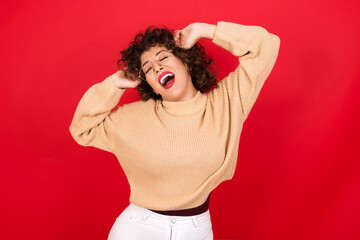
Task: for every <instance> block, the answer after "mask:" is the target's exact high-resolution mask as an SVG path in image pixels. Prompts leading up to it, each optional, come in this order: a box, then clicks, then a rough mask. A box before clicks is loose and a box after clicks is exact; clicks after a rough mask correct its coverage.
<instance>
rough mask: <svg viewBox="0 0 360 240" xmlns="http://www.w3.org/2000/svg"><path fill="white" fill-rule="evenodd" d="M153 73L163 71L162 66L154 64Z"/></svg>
mask: <svg viewBox="0 0 360 240" xmlns="http://www.w3.org/2000/svg"><path fill="white" fill-rule="evenodd" d="M153 67H154V71H155V73H158V72H159V71H161V70H162V69H163V66H161V65H160V64H154V65H153Z"/></svg>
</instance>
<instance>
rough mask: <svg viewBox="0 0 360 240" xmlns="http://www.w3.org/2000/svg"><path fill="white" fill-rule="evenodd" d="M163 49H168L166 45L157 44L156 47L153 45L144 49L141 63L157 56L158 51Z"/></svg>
mask: <svg viewBox="0 0 360 240" xmlns="http://www.w3.org/2000/svg"><path fill="white" fill-rule="evenodd" d="M163 50H168V49H167V48H166V47H165V46H158V45H157V46H155V47H151V48H149V49H148V50H146V51H144V52H143V53H142V54H141V56H140V61H141V63H144V62H145V61H147V60H150V59H152V58H153V57H155V55H156V54H157V53H158V52H161V51H163Z"/></svg>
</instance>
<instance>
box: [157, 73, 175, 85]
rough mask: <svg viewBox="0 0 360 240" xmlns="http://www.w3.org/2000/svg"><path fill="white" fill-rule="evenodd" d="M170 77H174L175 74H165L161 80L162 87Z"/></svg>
mask: <svg viewBox="0 0 360 240" xmlns="http://www.w3.org/2000/svg"><path fill="white" fill-rule="evenodd" d="M168 76H170V77H172V76H174V74H172V73H168V74H165V75H164V76H163V77H162V78H161V79H160V84H161V85H164V83H165V79H166V77H168Z"/></svg>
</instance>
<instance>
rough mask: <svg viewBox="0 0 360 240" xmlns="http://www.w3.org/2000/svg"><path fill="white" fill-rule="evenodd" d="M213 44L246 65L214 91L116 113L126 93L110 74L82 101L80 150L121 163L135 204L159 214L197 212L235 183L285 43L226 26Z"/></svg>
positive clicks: (77, 131)
mask: <svg viewBox="0 0 360 240" xmlns="http://www.w3.org/2000/svg"><path fill="white" fill-rule="evenodd" d="M213 43H215V44H217V45H219V46H221V47H223V48H225V49H226V50H228V51H230V52H231V53H232V54H233V55H235V56H237V57H239V65H238V67H237V68H236V69H235V71H234V72H232V73H230V74H229V75H228V76H227V77H226V78H225V79H223V80H222V81H220V82H219V84H218V85H219V86H218V88H216V89H214V90H212V91H211V92H209V93H206V94H205V93H203V94H202V93H200V92H199V91H198V92H197V94H196V95H195V96H194V97H193V98H192V99H190V100H188V101H183V102H169V101H160V100H157V101H155V100H153V99H150V100H148V101H146V102H144V101H138V102H134V103H130V104H126V105H124V106H121V107H117V108H116V109H115V110H113V111H112V109H113V108H114V107H115V106H116V105H117V104H118V102H119V100H120V98H121V96H122V94H123V93H124V90H121V89H118V88H116V87H115V86H114V84H113V82H112V79H111V76H110V77H108V78H106V79H105V80H104V81H103V82H101V83H98V84H95V85H93V86H92V87H91V88H90V89H89V90H88V91H87V92H86V93H85V95H84V96H83V97H82V99H81V100H80V103H79V105H78V107H77V109H76V111H75V115H74V118H73V121H72V123H71V126H70V132H71V134H72V136H73V137H74V139H75V140H76V142H78V143H79V144H80V145H83V146H93V147H97V148H100V149H103V150H105V151H109V152H112V153H113V154H114V155H115V156H116V157H117V159H118V160H119V163H120V165H121V167H122V168H123V170H124V172H125V174H126V177H127V179H128V181H129V185H130V188H131V194H130V202H132V203H134V204H137V205H139V206H142V207H145V208H149V209H154V210H181V209H187V208H193V207H197V206H199V205H201V204H202V203H203V202H205V200H206V198H207V197H208V195H209V193H210V192H211V191H212V190H213V189H214V188H216V187H217V186H218V185H219V184H220V183H221V182H223V181H225V180H229V179H231V178H232V177H233V175H234V171H235V167H236V162H237V157H238V147H239V140H240V133H241V130H242V126H243V123H244V121H245V119H246V118H247V116H248V114H249V112H250V110H251V108H252V106H253V105H254V103H255V101H256V99H257V97H258V95H259V92H260V90H261V88H262V86H263V84H264V82H265V79H266V78H267V77H268V75H269V74H270V72H271V69H272V68H273V66H274V64H275V61H276V58H277V55H278V51H279V46H280V39H279V38H278V37H277V36H276V35H273V34H270V33H268V32H267V31H266V30H265V29H264V28H262V27H257V26H244V25H240V24H234V23H227V22H218V24H217V27H216V32H215V36H214V39H213Z"/></svg>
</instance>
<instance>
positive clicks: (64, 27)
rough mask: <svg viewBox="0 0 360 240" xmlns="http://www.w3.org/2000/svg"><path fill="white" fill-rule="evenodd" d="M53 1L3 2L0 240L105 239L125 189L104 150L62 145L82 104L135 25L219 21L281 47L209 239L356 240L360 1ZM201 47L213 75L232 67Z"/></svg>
mask: <svg viewBox="0 0 360 240" xmlns="http://www.w3.org/2000/svg"><path fill="white" fill-rule="evenodd" d="M9 2H10V3H9ZM30 2H32V3H30ZM49 2H50V1H20V0H18V1H2V2H1V3H0V9H1V10H0V11H1V15H0V16H1V17H0V19H1V24H0V32H1V38H0V43H1V44H0V56H1V57H0V66H1V67H0V73H1V76H2V77H1V80H0V109H1V118H0V119H1V120H0V124H1V138H0V146H1V167H0V184H1V188H0V239H7V240H9V239H37V240H45V239H52V240H56V239H94V240H95V239H96V240H97V239H106V237H107V234H108V233H109V231H110V228H111V226H112V224H113V222H114V221H115V218H116V217H117V216H118V215H119V214H120V213H121V211H122V210H123V209H124V208H125V207H126V206H127V205H128V197H129V186H128V184H127V182H126V178H125V176H124V173H123V171H122V169H121V167H120V165H119V164H118V162H117V160H116V158H115V157H114V156H113V155H111V154H109V153H106V152H102V151H100V150H98V149H94V148H84V147H81V146H79V145H77V144H76V143H75V142H74V141H73V139H72V138H71V136H70V134H69V131H68V127H69V125H70V122H71V119H72V116H73V113H74V111H75V108H76V106H77V103H78V101H79V100H80V98H81V96H82V95H83V94H84V92H85V91H86V90H87V89H88V88H89V87H90V86H91V85H92V84H94V83H96V82H100V81H102V80H103V79H104V78H106V77H107V76H109V75H110V74H112V73H113V72H115V71H116V60H117V59H118V57H119V51H120V50H121V49H123V48H125V47H126V46H127V44H128V43H129V41H131V40H132V38H133V37H134V35H135V34H136V33H138V32H139V30H141V29H145V28H146V27H147V26H148V25H166V26H169V27H171V28H174V29H177V28H182V27H185V26H186V25H187V24H189V23H191V22H194V21H198V22H208V23H216V22H217V21H220V20H222V21H230V22H236V23H241V24H246V25H260V26H263V27H265V28H266V29H267V30H268V31H270V32H272V33H275V34H277V35H278V36H279V37H280V38H281V47H280V53H279V58H278V61H277V63H276V65H275V68H274V70H273V72H272V74H271V75H270V77H269V78H268V80H267V82H266V83H265V86H264V88H263V90H262V92H261V94H260V97H259V99H258V101H257V103H256V104H255V106H254V108H253V110H252V112H251V114H250V116H249V118H248V120H247V122H246V123H245V125H244V130H243V133H242V136H241V141H240V142H241V143H240V149H239V151H240V154H239V155H240V156H239V160H238V165H237V170H236V174H235V177H234V179H233V180H232V181H228V182H225V183H223V184H221V185H220V187H219V188H217V189H216V190H215V191H214V192H213V194H212V199H211V203H210V211H211V215H212V219H213V229H214V234H215V239H228V240H229V239H250V240H262V239H277V240H281V239H299V240H315V239H316V240H318V239H330V240H333V239H347V240H349V239H350V240H351V239H360V228H359V226H360V204H359V203H360V161H359V160H360V150H359V147H360V141H359V134H360V127H359V122H360V112H359V107H360V97H359V90H360V82H359V79H360V68H359V67H360V57H359V53H360V26H359V20H360V17H359V12H360V2H359V1H358V0H336V1H309V0H305V1H286V0H275V1H267V0H256V1H236V0H222V1H202V0H199V1H197V2H193V1H191V0H183V1H180V2H179V1H165V0H163V1H110V0H106V1H90V0H87V1H51V2H53V3H49ZM203 42H204V44H205V45H206V47H207V52H208V54H209V55H210V56H212V57H214V58H215V62H216V63H217V66H218V69H219V76H220V77H224V76H226V75H227V74H228V73H229V72H230V71H232V70H233V69H234V68H235V66H236V64H237V59H236V58H235V57H233V56H232V55H231V54H230V53H228V52H226V51H225V50H223V49H221V48H219V47H217V46H214V45H213V44H212V43H211V42H210V41H203ZM136 99H137V96H136V94H135V93H134V92H133V91H128V92H127V94H126V95H125V97H124V99H122V102H130V101H134V100H136Z"/></svg>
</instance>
